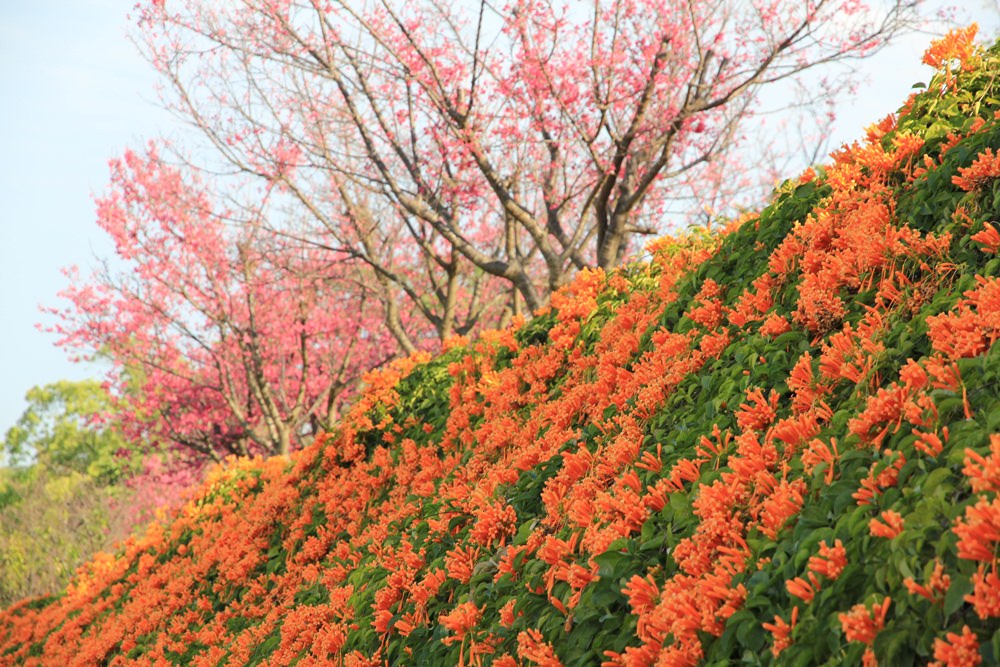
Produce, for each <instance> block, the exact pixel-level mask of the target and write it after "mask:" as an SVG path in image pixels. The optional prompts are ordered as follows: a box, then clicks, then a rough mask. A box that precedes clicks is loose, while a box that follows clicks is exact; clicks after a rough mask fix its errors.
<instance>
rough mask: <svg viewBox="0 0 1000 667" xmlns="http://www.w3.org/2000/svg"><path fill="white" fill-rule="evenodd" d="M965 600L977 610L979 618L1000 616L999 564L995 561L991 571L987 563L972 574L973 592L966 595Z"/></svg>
mask: <svg viewBox="0 0 1000 667" xmlns="http://www.w3.org/2000/svg"><path fill="white" fill-rule="evenodd" d="M965 601H966V602H968V603H970V604H971V605H972V607H973V608H974V609H975V610H976V614H978V615H979V618H981V619H983V620H986V619H987V618H995V617H1000V577H998V576H997V565H996V563H995V562H994V564H993V567H992V568H991V569H990V571H989V572H987V571H986V566H985V565H980V566H979V570H978V571H977V572H976V573H975V574H974V575H972V593H970V594H969V595H966V596H965Z"/></svg>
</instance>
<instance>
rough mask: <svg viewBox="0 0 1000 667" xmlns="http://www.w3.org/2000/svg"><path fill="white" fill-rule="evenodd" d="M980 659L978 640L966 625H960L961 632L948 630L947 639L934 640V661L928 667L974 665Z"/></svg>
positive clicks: (967, 666) (981, 659)
mask: <svg viewBox="0 0 1000 667" xmlns="http://www.w3.org/2000/svg"><path fill="white" fill-rule="evenodd" d="M982 661H983V657H982V656H981V655H980V654H979V640H977V639H976V635H975V634H973V632H972V630H970V629H969V626H967V625H963V626H962V634H957V633H955V632H949V633H948V636H947V639H935V640H934V662H932V663H930V667H976V665H978V664H980V663H981V662H982Z"/></svg>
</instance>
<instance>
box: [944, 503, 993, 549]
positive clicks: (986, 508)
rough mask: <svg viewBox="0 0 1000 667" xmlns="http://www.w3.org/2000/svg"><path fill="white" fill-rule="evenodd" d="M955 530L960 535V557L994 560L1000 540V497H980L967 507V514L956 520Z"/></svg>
mask: <svg viewBox="0 0 1000 667" xmlns="http://www.w3.org/2000/svg"><path fill="white" fill-rule="evenodd" d="M953 532H954V533H955V534H956V535H958V557H959V558H967V559H969V560H978V561H984V562H987V563H989V562H993V561H994V560H995V559H996V549H997V543H998V542H1000V497H997V498H994V499H993V501H992V502H990V501H989V500H987V499H986V498H980V499H979V501H978V502H976V504H975V505H971V506H969V507H966V508H965V515H964V516H961V517H959V518H958V519H957V520H956V521H955V528H954V529H953Z"/></svg>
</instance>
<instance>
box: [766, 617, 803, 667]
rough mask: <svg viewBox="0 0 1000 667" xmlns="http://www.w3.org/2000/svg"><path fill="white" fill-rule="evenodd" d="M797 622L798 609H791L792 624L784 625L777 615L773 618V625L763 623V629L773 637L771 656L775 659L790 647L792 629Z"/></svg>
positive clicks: (783, 620)
mask: <svg viewBox="0 0 1000 667" xmlns="http://www.w3.org/2000/svg"><path fill="white" fill-rule="evenodd" d="M798 620H799V608H798V607H792V622H791V623H785V619H783V618H781V617H780V616H778V615H775V617H774V623H764V624H763V628H764V629H765V630H767V631H768V632H770V633H771V634H772V635H773V636H774V643H773V644H772V645H771V655H773V656H774V657H775V658H777V657H778V656H779V655H781V652H782V651H784V650H785V649H786V648H788V647H789V646H791V645H792V629H793V628H795V624H796V623H797V622H798Z"/></svg>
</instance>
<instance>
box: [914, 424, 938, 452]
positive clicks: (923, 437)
mask: <svg viewBox="0 0 1000 667" xmlns="http://www.w3.org/2000/svg"><path fill="white" fill-rule="evenodd" d="M912 433H913V435H915V436H917V439H916V441H914V443H913V446H914V447H916V448H917V450H918V451H921V452H923V453H924V454H926V455H927V456H930V457H932V458H933V457H937V455H938V454H940V453H941V451H942V450H943V449H944V443H943V442H941V438H939V437H938V435H937V434H936V433H924V432H923V431H920V430H917V429H913V430H912Z"/></svg>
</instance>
